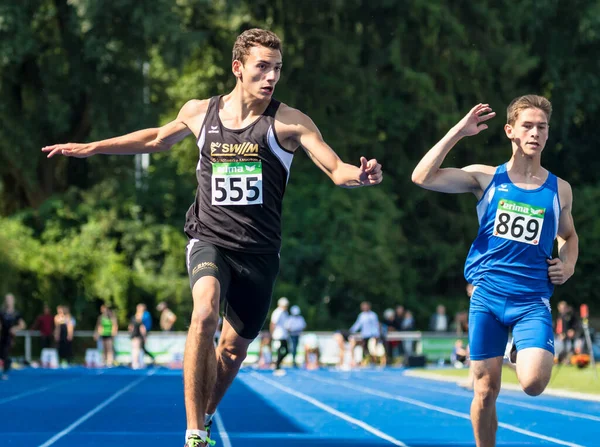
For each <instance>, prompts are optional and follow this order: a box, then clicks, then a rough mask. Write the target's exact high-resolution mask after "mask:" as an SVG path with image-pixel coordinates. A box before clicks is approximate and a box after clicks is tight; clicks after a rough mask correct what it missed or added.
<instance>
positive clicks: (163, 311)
mask: <svg viewBox="0 0 600 447" xmlns="http://www.w3.org/2000/svg"><path fill="white" fill-rule="evenodd" d="M156 310H158V311H159V312H160V321H159V325H160V329H161V330H162V331H165V332H169V331H172V330H173V325H174V324H175V322H176V321H177V315H175V314H174V313H173V311H172V310H171V309H169V307H168V306H167V303H165V302H164V301H161V302H160V303H158V305H157V306H156Z"/></svg>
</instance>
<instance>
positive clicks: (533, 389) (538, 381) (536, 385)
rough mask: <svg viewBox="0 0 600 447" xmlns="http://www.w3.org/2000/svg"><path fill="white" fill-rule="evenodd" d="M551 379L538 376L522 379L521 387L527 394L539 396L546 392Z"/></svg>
mask: <svg viewBox="0 0 600 447" xmlns="http://www.w3.org/2000/svg"><path fill="white" fill-rule="evenodd" d="M548 382H549V380H546V379H545V378H543V377H536V378H532V379H525V380H520V383H521V388H523V391H525V394H528V395H529V396H539V395H540V394H542V393H543V392H544V390H545V389H546V386H548Z"/></svg>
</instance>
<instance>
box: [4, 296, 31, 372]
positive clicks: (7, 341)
mask: <svg viewBox="0 0 600 447" xmlns="http://www.w3.org/2000/svg"><path fill="white" fill-rule="evenodd" d="M23 329H25V321H23V317H22V316H21V313H20V312H19V311H17V310H16V309H15V296H14V295H13V294H11V293H9V294H8V295H6V296H5V297H4V305H3V306H2V308H1V309H0V360H2V375H1V376H0V379H2V380H7V379H8V372H9V371H10V366H11V364H12V359H11V358H10V349H11V348H12V345H13V340H14V337H15V335H17V332H18V331H22V330H23Z"/></svg>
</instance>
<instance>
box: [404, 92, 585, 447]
mask: <svg viewBox="0 0 600 447" xmlns="http://www.w3.org/2000/svg"><path fill="white" fill-rule="evenodd" d="M551 113H552V106H551V104H550V102H549V101H548V100H547V99H546V98H543V97H540V96H535V95H527V96H521V97H519V98H516V99H514V100H513V101H512V102H511V103H510V105H509V106H508V110H507V115H508V117H507V118H508V119H507V124H506V125H505V126H504V130H505V132H506V136H507V137H508V138H509V139H510V141H511V145H512V157H511V159H510V160H509V161H508V162H507V163H505V164H503V165H501V166H497V167H492V166H485V165H470V166H466V167H464V168H462V169H455V168H446V169H440V166H441V164H442V162H443V161H444V158H445V157H446V155H447V154H448V152H449V151H450V150H451V149H452V147H453V146H454V145H455V144H456V143H458V141H460V140H461V139H462V138H463V137H467V136H472V135H477V134H478V133H479V132H481V131H482V130H484V129H487V125H486V124H483V123H484V122H485V121H488V120H489V119H491V118H493V117H494V116H495V113H494V112H493V111H492V109H491V108H490V107H489V105H488V104H478V105H476V106H475V107H474V108H473V109H471V111H470V112H469V113H468V114H467V115H466V116H465V117H464V118H463V119H462V120H461V121H460V122H459V123H458V124H457V125H456V126H454V127H453V128H452V129H451V130H450V131H449V132H448V133H447V134H446V136H444V138H442V139H441V140H440V141H439V142H438V143H437V144H436V145H435V146H434V147H433V148H432V149H431V150H430V151H429V152H428V153H427V154H426V155H425V156H424V157H423V159H422V160H421V161H420V162H419V164H418V165H417V167H416V168H415V170H414V172H413V175H412V180H413V182H415V183H416V184H417V185H419V186H421V187H423V188H425V189H430V190H433V191H440V192H447V193H463V192H471V193H473V194H475V196H476V197H477V199H478V200H479V201H478V203H477V215H478V217H479V233H478V235H477V238H476V239H475V241H474V242H473V245H472V247H471V250H470V252H469V255H468V257H467V261H466V264H465V277H466V279H467V281H468V282H469V283H472V284H474V286H475V289H474V292H473V295H472V297H471V305H470V310H469V344H470V351H471V361H472V364H471V368H472V369H473V374H474V398H473V402H472V404H471V421H472V423H473V430H474V433H475V440H476V443H477V446H478V447H493V446H495V445H496V430H497V428H498V419H497V416H496V398H497V397H498V393H499V391H500V379H501V372H502V359H503V355H504V352H505V349H506V343H507V339H508V331H509V329H511V328H512V331H513V337H514V342H515V345H516V349H517V353H518V355H517V362H516V372H517V376H518V378H519V383H520V384H521V386H522V387H523V390H524V391H525V392H526V393H527V394H529V395H531V396H537V395H539V394H541V393H542V392H543V391H544V389H545V388H546V386H547V385H548V382H549V380H550V375H551V372H552V366H553V362H554V335H553V331H552V317H551V314H550V303H549V300H550V296H551V295H552V292H553V288H554V285H555V284H563V283H564V282H565V281H567V280H568V279H569V278H570V277H571V275H573V272H574V270H575V263H576V262H577V256H578V238H577V234H576V232H575V227H574V225H573V218H572V216H571V207H572V202H573V196H572V192H571V187H570V185H569V184H568V183H567V182H565V181H564V180H562V179H559V178H557V177H556V176H555V175H553V174H552V173H550V172H548V171H547V170H546V169H544V168H543V167H542V166H541V156H542V151H543V150H544V146H545V144H546V141H547V139H548V128H549V124H548V123H549V121H550V115H551ZM555 239H557V241H558V257H557V258H555V257H553V255H552V253H553V248H554V240H555Z"/></svg>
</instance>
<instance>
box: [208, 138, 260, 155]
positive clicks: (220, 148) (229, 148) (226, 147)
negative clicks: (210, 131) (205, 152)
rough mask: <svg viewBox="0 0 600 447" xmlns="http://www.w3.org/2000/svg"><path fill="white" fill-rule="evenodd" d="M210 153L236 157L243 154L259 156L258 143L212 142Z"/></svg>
mask: <svg viewBox="0 0 600 447" xmlns="http://www.w3.org/2000/svg"><path fill="white" fill-rule="evenodd" d="M210 154H211V155H214V156H217V157H218V156H221V157H234V156H236V155H243V156H245V157H258V144H256V143H248V142H245V143H236V144H231V143H219V142H212V143H210Z"/></svg>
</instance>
